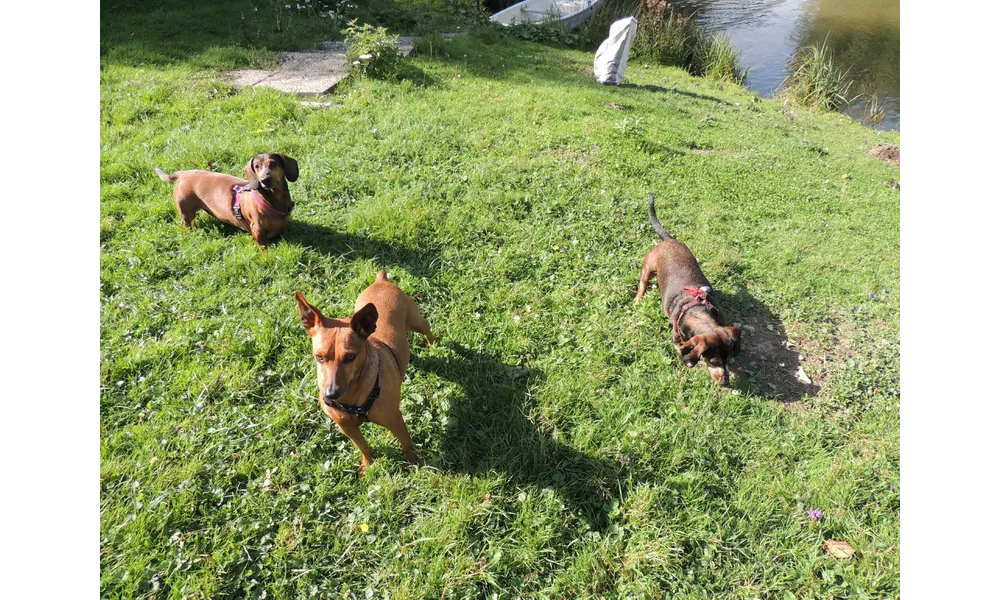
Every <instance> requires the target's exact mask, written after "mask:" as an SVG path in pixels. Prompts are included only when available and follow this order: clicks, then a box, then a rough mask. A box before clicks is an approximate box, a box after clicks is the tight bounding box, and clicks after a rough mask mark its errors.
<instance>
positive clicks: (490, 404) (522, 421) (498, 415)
mask: <svg viewBox="0 0 1000 600" xmlns="http://www.w3.org/2000/svg"><path fill="white" fill-rule="evenodd" d="M446 347H447V348H448V349H449V350H450V353H451V354H452V356H448V357H430V358H428V357H424V356H420V355H416V356H414V358H413V363H412V364H413V365H414V366H415V367H417V368H419V369H421V370H425V371H429V372H433V373H435V374H437V375H438V376H440V377H443V378H445V379H448V380H450V381H453V382H455V383H457V384H458V385H460V386H461V387H462V389H463V390H464V394H463V396H462V398H461V399H460V400H458V401H453V402H452V403H451V407H450V414H449V417H450V418H449V421H448V428H447V432H446V433H445V437H444V444H443V445H444V455H442V456H438V457H436V459H437V461H440V462H439V464H438V465H436V466H438V467H439V468H442V469H449V470H454V471H460V472H463V473H468V474H471V475H476V474H480V473H490V472H498V473H502V474H503V475H504V476H505V477H506V478H507V480H508V481H509V482H511V483H512V484H514V485H515V486H534V487H537V488H538V489H540V490H541V489H545V488H551V489H552V490H554V491H555V492H556V493H557V494H558V495H559V496H560V498H561V499H562V501H563V502H564V503H565V505H566V506H567V507H568V508H569V509H570V510H571V511H572V512H573V513H574V514H575V515H577V516H579V517H580V518H582V519H583V520H585V521H586V522H587V523H588V524H589V525H590V527H591V528H593V529H596V530H599V531H601V530H604V529H606V528H607V526H608V523H609V522H608V516H607V508H606V502H607V501H608V500H609V499H610V498H611V495H612V486H613V485H615V482H616V481H618V479H620V478H621V476H622V473H621V469H622V467H621V465H620V464H619V463H618V462H617V461H613V460H607V459H601V458H595V457H593V456H588V455H586V454H583V453H581V452H580V451H578V450H575V449H573V448H570V447H569V446H567V445H565V444H563V443H562V442H559V441H558V440H556V439H554V438H553V437H552V435H550V434H549V433H546V432H545V431H543V430H542V429H541V428H539V427H538V426H537V425H536V424H535V423H533V422H532V421H531V420H530V419H529V417H528V415H529V414H530V413H531V409H532V408H533V401H532V398H531V390H532V389H533V388H534V387H535V386H536V385H537V384H538V383H539V382H540V381H541V379H542V374H541V373H539V372H538V371H536V370H534V369H531V368H530V367H527V366H525V365H523V364H520V365H517V364H507V363H505V362H504V361H502V360H500V359H498V358H497V357H495V356H492V355H490V354H487V353H484V352H479V351H476V350H470V349H467V348H464V347H461V346H458V345H456V344H449V345H447V346H446Z"/></svg>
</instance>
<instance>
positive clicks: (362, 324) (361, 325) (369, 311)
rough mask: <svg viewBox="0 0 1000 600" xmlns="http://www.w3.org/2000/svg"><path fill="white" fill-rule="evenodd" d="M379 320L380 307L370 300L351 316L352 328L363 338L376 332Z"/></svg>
mask: <svg viewBox="0 0 1000 600" xmlns="http://www.w3.org/2000/svg"><path fill="white" fill-rule="evenodd" d="M377 321H378V309H376V308H375V305H374V304H372V303H371V302H369V303H368V304H365V305H364V306H363V307H361V310H359V311H358V312H356V313H354V316H353V317H351V329H353V330H354V333H356V334H358V335H360V336H361V337H362V338H363V339H368V336H370V335H371V334H373V333H375V323H376V322H377Z"/></svg>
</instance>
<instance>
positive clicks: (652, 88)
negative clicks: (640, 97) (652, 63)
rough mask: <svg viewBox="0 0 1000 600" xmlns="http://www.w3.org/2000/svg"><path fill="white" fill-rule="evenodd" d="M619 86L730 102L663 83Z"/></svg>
mask: <svg viewBox="0 0 1000 600" xmlns="http://www.w3.org/2000/svg"><path fill="white" fill-rule="evenodd" d="M618 87H623V88H628V89H635V90H646V91H649V92H666V93H668V94H680V95H681V96H687V97H689V98H694V99H696V100H708V101H710V102H716V103H718V104H729V103H728V102H726V101H725V100H723V99H721V98H716V97H715V96H706V95H704V94H696V93H694V92H685V91H684V90H679V89H677V88H668V87H663V86H662V85H652V84H637V83H623V84H621V85H620V86H618Z"/></svg>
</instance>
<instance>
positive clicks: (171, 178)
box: [153, 167, 177, 181]
mask: <svg viewBox="0 0 1000 600" xmlns="http://www.w3.org/2000/svg"><path fill="white" fill-rule="evenodd" d="M153 170H154V171H156V174H157V175H159V176H160V179H162V180H163V181H177V173H171V174H170V175H167V174H166V173H164V172H163V169H161V168H159V167H153Z"/></svg>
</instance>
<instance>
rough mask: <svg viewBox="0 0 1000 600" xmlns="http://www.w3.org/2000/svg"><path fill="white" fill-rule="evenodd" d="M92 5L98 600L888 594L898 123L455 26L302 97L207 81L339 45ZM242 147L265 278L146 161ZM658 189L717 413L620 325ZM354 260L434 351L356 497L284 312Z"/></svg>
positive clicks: (234, 163)
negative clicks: (728, 342)
mask: <svg viewBox="0 0 1000 600" xmlns="http://www.w3.org/2000/svg"><path fill="white" fill-rule="evenodd" d="M246 6H250V4H246ZM262 6H263V5H262ZM103 8H104V10H102V33H101V35H102V49H101V53H102V56H101V117H100V118H101V224H100V235H101V365H100V380H101V440H100V444H101V540H100V544H101V595H102V597H106V598H140V597H141V598H146V597H154V598H243V597H246V598H312V597H315V598H342V597H344V598H494V597H495V598H521V597H530V598H780V599H785V598H789V599H790V598H830V597H833V598H895V597H898V596H899V496H900V491H899V402H900V400H899V391H898V390H899V202H900V196H899V192H898V191H895V190H893V189H891V188H890V186H889V185H888V182H889V180H890V179H899V167H898V166H893V165H889V164H886V163H883V162H880V161H878V160H875V159H873V158H870V157H868V156H867V151H868V150H869V149H870V148H871V147H872V146H873V145H875V144H877V143H898V142H899V135H898V133H876V132H874V131H871V130H868V129H866V128H865V127H863V126H861V125H858V124H855V123H852V122H850V121H849V120H848V119H847V118H846V117H843V116H841V115H837V114H816V113H813V112H811V111H809V110H806V109H801V108H796V107H785V106H783V105H782V103H781V102H779V101H772V100H761V99H758V98H756V97H755V95H753V94H752V93H750V92H748V91H746V90H744V89H741V88H740V87H738V86H734V85H730V84H721V83H716V82H712V81H709V80H705V79H696V78H692V77H690V76H688V75H687V74H686V73H684V72H683V71H681V70H679V69H674V68H664V67H657V66H647V65H644V64H643V63H642V62H641V61H633V62H631V63H630V64H629V70H628V74H627V77H628V80H629V82H630V84H629V85H626V86H623V87H618V88H614V87H607V86H601V85H599V84H597V83H595V82H594V81H593V78H592V76H591V74H590V70H591V66H592V60H593V55H592V53H590V52H585V51H577V50H569V49H562V48H555V47H550V46H545V45H538V44H532V43H528V42H523V41H519V40H516V39H512V38H511V37H510V36H506V37H505V38H504V39H502V40H498V39H497V37H496V36H493V35H481V34H478V33H476V32H473V34H472V35H469V36H468V37H465V38H458V39H456V40H454V41H452V42H449V43H448V44H447V45H446V52H447V55H446V56H428V55H426V54H425V55H422V56H420V55H417V56H413V57H412V58H410V59H408V60H407V63H406V64H407V68H406V69H405V71H404V73H403V78H402V80H392V81H364V80H362V81H349V82H345V83H344V84H343V85H342V86H341V88H339V90H338V91H337V93H336V94H333V95H331V96H329V97H326V98H324V99H323V101H324V102H329V103H330V106H328V107H326V106H323V107H319V108H314V107H309V106H305V105H303V104H302V103H301V99H300V98H298V97H295V96H292V95H286V94H282V93H279V92H275V91H269V90H263V89H261V90H253V89H235V88H233V87H232V86H231V85H230V84H228V83H227V80H226V76H225V73H224V72H223V70H222V69H223V68H229V67H234V66H246V65H255V66H260V65H266V64H268V63H269V62H270V61H272V60H273V58H272V57H271V54H270V53H269V51H270V50H274V49H287V48H292V47H312V45H313V44H314V43H315V42H316V41H318V40H319V39H323V38H324V37H326V38H329V37H332V36H333V35H334V34H335V32H331V31H324V30H323V29H322V27H320V26H318V25H315V24H312V25H309V26H308V27H307V26H306V25H300V27H299V29H295V27H291V28H290V30H291V31H293V32H294V31H299V32H305V33H302V35H301V36H299V37H287V36H286V37H282V35H278V34H269V35H270V37H258V38H253V37H252V34H253V31H252V27H248V26H246V20H245V18H244V17H241V12H240V11H241V10H246V9H245V7H244V3H238V2H234V3H231V4H230V3H219V4H217V5H213V7H212V8H193V9H190V10H189V9H188V8H186V5H185V6H180V7H178V8H170V7H167V8H162V7H160V6H159V4H158V3H146V4H145V5H143V6H142V8H141V9H137V10H135V12H130V11H131V10H132V9H126V8H124V7H122V6H110V5H108V6H105V7H103ZM192 11H193V12H194V14H193V15H192V14H191V12H192ZM199 11H200V12H199ZM241 19H243V20H242V21H241ZM260 22H262V23H264V25H262V27H265V28H267V27H272V28H273V25H272V24H270V23H269V22H264V21H263V20H261V21H260ZM294 23H298V22H293V25H294ZM182 24H183V25H184V27H185V29H184V35H180V34H178V35H174V34H173V33H172V32H173V31H174V30H173V29H171V28H174V27H180V26H181V25H182ZM309 27H313V28H312V29H310V28H309ZM247 31H250V35H251V37H248V34H247ZM258 33H259V32H258ZM307 34H308V35H307ZM244 38H245V39H244ZM247 39H256V40H264V41H263V42H261V44H260V45H258V46H257V47H256V48H252V49H251V48H249V44H248V42H247V41H246V40H247ZM265 42H266V43H265ZM268 151H273V152H282V153H286V154H288V155H290V156H292V157H295V158H296V159H298V161H299V165H300V169H301V176H300V179H299V180H298V181H297V182H295V183H293V184H291V186H290V189H291V194H292V197H293V199H294V200H295V202H296V207H295V212H294V213H293V220H292V224H291V226H290V227H289V229H288V232H287V234H286V236H285V239H284V240H283V241H281V242H279V243H277V244H276V245H274V246H272V247H271V248H270V249H268V251H267V253H266V255H264V256H262V255H261V254H260V253H259V252H258V251H257V248H256V246H255V245H254V242H253V240H252V239H251V238H250V236H248V235H246V234H244V233H242V232H238V231H236V230H234V229H232V228H229V227H228V226H224V225H221V224H219V223H218V222H216V221H214V220H213V219H212V218H211V217H208V216H207V215H205V214H204V213H202V214H201V215H200V216H199V217H198V218H197V219H196V220H195V226H194V228H193V230H191V231H186V230H184V229H183V228H182V227H181V225H180V219H179V217H178V215H177V212H176V209H175V207H174V203H173V199H172V196H171V187H170V185H169V184H166V183H164V182H162V181H160V180H159V179H158V178H157V177H156V176H155V174H154V173H153V167H156V166H158V167H161V168H163V169H165V170H167V171H168V172H169V171H172V170H180V169H190V168H199V169H212V170H216V171H220V172H226V173H233V174H239V173H242V169H243V166H244V164H245V163H246V162H247V160H248V159H249V158H250V156H251V155H253V154H254V153H258V152H268ZM651 192H652V193H655V194H656V196H657V199H658V203H657V206H658V212H659V216H660V219H661V221H662V222H663V223H664V225H665V226H666V227H667V229H668V230H670V231H671V232H673V233H674V234H675V235H676V236H677V237H678V238H679V239H681V240H683V241H684V242H686V243H687V244H688V245H689V246H690V247H691V249H692V251H693V252H694V253H695V255H696V256H698V257H699V259H700V261H701V265H702V268H703V270H704V271H705V273H706V275H707V276H708V278H709V279H710V280H711V281H712V283H713V284H714V286H715V287H716V289H717V290H718V292H719V294H720V298H721V302H722V303H723V305H722V308H723V310H724V311H726V312H727V314H728V315H729V317H730V320H731V321H736V322H741V323H743V324H744V325H745V330H744V336H743V352H742V353H741V355H740V356H739V357H738V358H737V359H736V361H735V365H734V366H735V371H736V375H734V378H733V386H732V388H730V389H723V388H720V387H718V386H715V385H713V384H712V382H711V379H710V377H709V375H708V373H707V371H706V370H705V368H704V366H701V365H699V367H698V368H695V369H689V368H687V367H685V366H684V365H683V364H682V363H681V362H680V361H679V359H678V357H677V356H676V354H675V352H674V350H673V347H672V346H671V344H670V326H669V323H668V322H667V320H666V318H665V316H664V315H663V313H662V311H661V310H660V308H659V302H658V290H657V288H655V287H654V288H652V289H651V290H650V292H651V293H650V295H649V296H647V298H646V300H645V301H644V302H642V303H641V305H639V306H635V305H633V304H632V296H633V295H634V293H635V287H636V283H637V280H638V274H639V264H640V261H641V259H642V257H643V255H644V254H645V253H646V252H647V251H648V250H649V249H650V248H651V247H652V245H653V244H654V242H655V241H656V235H655V233H654V232H653V230H652V228H651V227H650V225H649V221H648V217H647V213H646V203H647V199H648V196H649V194H650V193H651ZM379 269H386V270H387V271H388V272H389V273H390V275H391V277H392V278H393V279H394V280H395V281H396V282H397V283H398V284H399V285H400V286H401V287H402V288H403V290H404V291H406V292H407V293H408V294H410V295H411V296H412V297H413V298H414V299H415V300H416V301H417V302H418V304H419V305H420V308H421V311H422V312H423V314H424V315H425V316H426V317H427V319H428V320H429V321H430V323H431V327H432V330H433V331H434V333H435V334H436V335H438V336H439V338H440V342H439V344H438V345H436V346H435V347H431V348H428V347H427V346H426V344H425V342H424V341H423V339H422V338H420V337H419V336H415V335H414V336H411V338H410V340H411V348H412V349H413V359H412V362H411V365H410V367H409V370H408V377H407V379H406V380H405V382H404V384H403V390H402V396H403V406H402V410H403V415H404V417H405V419H406V422H407V424H408V426H409V429H410V432H411V433H412V435H413V438H414V440H415V442H416V444H417V448H418V453H419V455H420V457H421V459H422V461H423V463H424V466H422V467H421V468H419V469H416V470H413V469H410V468H408V467H407V466H406V464H405V462H404V461H403V458H402V453H401V451H400V449H399V447H398V444H397V443H396V441H395V439H394V438H393V437H392V436H391V435H390V434H389V433H388V432H387V431H386V430H384V429H381V428H379V427H377V426H373V425H366V426H365V429H364V431H365V434H366V436H367V437H368V439H369V441H370V443H371V444H372V446H373V448H374V451H375V454H376V461H375V463H374V464H373V465H372V467H371V468H370V469H369V470H368V472H367V474H366V475H365V476H364V477H361V478H359V477H358V476H357V474H356V469H357V467H358V464H359V463H360V454H359V453H358V451H357V450H356V449H355V448H354V446H353V445H352V444H351V443H350V442H349V441H348V440H347V439H346V438H345V437H343V436H342V435H340V434H339V433H338V432H337V430H336V428H335V427H334V426H333V425H332V423H330V422H329V419H328V418H327V417H326V416H325V415H323V414H322V412H321V411H320V409H319V408H318V406H317V400H316V396H317V388H316V375H315V367H314V366H313V361H312V358H311V355H310V352H311V351H310V343H309V339H308V336H307V334H306V332H305V330H304V329H303V328H302V327H301V325H300V319H299V316H298V313H297V310H296V306H295V300H294V297H293V293H294V291H295V290H302V291H303V292H304V293H305V295H306V297H307V298H309V300H310V301H312V302H313V303H314V304H316V305H317V306H318V307H319V308H320V309H321V310H323V311H324V312H325V313H326V314H327V315H329V316H337V317H342V316H348V315H349V314H350V311H351V310H352V308H353V305H354V300H355V298H356V297H357V295H358V294H359V293H360V292H361V290H363V289H364V288H365V287H366V286H367V285H369V284H370V283H371V282H372V281H373V279H374V277H375V273H376V272H377V271H378V270H379ZM797 372H798V376H796V373H797ZM803 375H806V376H808V378H809V380H808V381H809V383H806V380H805V379H803V378H802V377H803ZM811 508H818V509H821V510H822V511H823V513H824V517H823V518H822V519H821V520H820V521H819V522H816V523H813V522H811V520H810V518H809V517H808V516H807V514H806V511H807V510H808V509H811ZM826 539H836V540H843V541H847V542H848V543H850V544H851V545H852V546H853V547H854V548H855V549H856V550H857V553H856V554H855V555H854V557H853V558H851V559H848V560H838V559H835V558H833V557H830V556H828V555H827V554H826V553H825V551H824V550H823V547H822V543H823V541H824V540H826Z"/></svg>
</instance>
